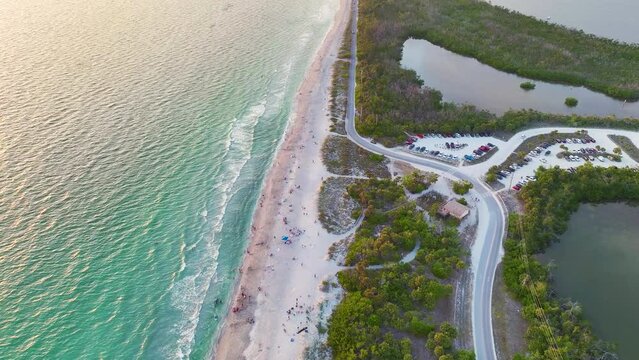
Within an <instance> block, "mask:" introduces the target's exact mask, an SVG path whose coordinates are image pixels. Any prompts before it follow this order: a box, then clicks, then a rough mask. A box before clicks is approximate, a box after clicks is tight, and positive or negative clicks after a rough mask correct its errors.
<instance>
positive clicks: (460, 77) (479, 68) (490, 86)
mask: <svg viewBox="0 0 639 360" xmlns="http://www.w3.org/2000/svg"><path fill="white" fill-rule="evenodd" d="M401 65H402V67H404V68H406V69H411V70H415V72H417V75H419V77H420V78H421V79H422V80H424V84H425V85H426V86H428V87H431V88H433V89H437V90H439V91H441V92H442V94H443V97H444V101H448V102H455V103H466V104H472V105H475V106H477V107H478V108H480V109H486V110H489V111H491V112H493V113H495V114H498V115H501V114H503V113H504V112H506V111H508V110H509V109H534V110H538V111H542V112H547V113H556V114H579V115H598V116H606V115H615V116H617V117H618V118H624V117H639V102H635V103H624V102H623V101H619V100H615V99H613V98H610V97H608V96H605V95H603V94H600V93H597V92H594V91H591V90H588V89H586V88H584V87H574V86H566V85H559V84H551V83H545V82H542V81H533V82H534V83H535V84H536V88H535V89H534V90H531V91H525V90H523V89H521V88H520V87H519V85H520V84H521V83H522V82H525V81H531V80H529V79H526V78H522V77H520V76H517V75H513V74H508V73H505V72H503V71H499V70H496V69H494V68H492V67H490V66H488V65H485V64H482V63H480V62H479V61H477V60H475V59H473V58H469V57H465V56H461V55H458V54H456V53H454V52H451V51H448V50H446V49H444V48H442V47H439V46H436V45H434V44H432V43H430V42H428V41H426V40H418V39H408V40H406V42H405V43H404V50H403V53H402V60H401ZM569 96H570V97H574V98H577V99H578V100H579V104H578V105H577V106H576V107H573V108H570V107H568V106H566V105H565V104H564V100H565V98H566V97H569Z"/></svg>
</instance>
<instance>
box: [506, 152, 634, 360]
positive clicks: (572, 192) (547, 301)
mask: <svg viewBox="0 0 639 360" xmlns="http://www.w3.org/2000/svg"><path fill="white" fill-rule="evenodd" d="M520 194H521V195H520V196H521V198H522V200H523V201H524V205H525V214H524V215H520V216H519V215H511V216H510V219H509V231H508V239H507V240H506V242H505V244H504V248H505V250H506V253H505V256H504V258H503V267H504V281H505V283H506V286H507V287H508V289H509V291H510V292H511V293H512V294H513V295H514V296H515V298H516V299H517V300H519V301H520V302H521V303H522V305H523V311H522V315H523V316H524V318H525V319H526V320H527V321H528V324H529V328H528V331H527V333H526V340H527V343H528V354H527V355H525V356H523V355H519V356H517V357H516V359H531V360H537V359H539V360H542V359H544V360H546V359H613V358H614V357H612V350H613V347H612V346H611V345H609V344H606V343H604V342H602V341H600V340H597V339H596V338H595V336H594V335H593V334H592V331H591V329H590V326H589V325H588V323H587V322H586V321H585V320H584V318H583V316H582V313H581V308H580V306H579V305H578V304H576V303H574V302H571V301H569V300H566V299H560V298H557V297H556V296H555V295H554V293H553V292H552V291H551V288H550V284H549V271H548V269H547V268H546V267H544V266H543V265H542V264H540V263H539V262H538V261H536V260H535V258H534V257H533V254H535V253H538V252H541V251H543V250H544V249H545V248H546V247H548V246H549V245H550V244H551V243H552V242H553V241H556V240H557V237H558V235H559V234H561V233H563V232H564V231H565V230H566V226H567V222H568V220H569V218H570V215H571V214H572V213H573V212H574V211H576V210H577V208H578V207H579V204H581V203H584V202H591V203H600V202H610V201H637V200H639V175H638V174H637V171H636V170H634V169H628V168H623V169H622V168H615V167H611V168H600V167H593V166H592V165H589V164H586V165H584V166H581V167H579V168H577V171H576V172H575V173H574V174H571V173H569V172H567V171H564V170H561V169H559V168H551V169H539V170H538V171H537V181H536V182H533V183H530V184H528V185H527V186H526V187H525V188H524V189H523V190H522V191H521V193H520Z"/></svg>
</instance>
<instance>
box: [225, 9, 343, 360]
mask: <svg viewBox="0 0 639 360" xmlns="http://www.w3.org/2000/svg"><path fill="white" fill-rule="evenodd" d="M350 5H351V4H350V1H348V0H341V1H340V5H339V9H338V11H337V13H336V15H335V19H334V22H333V25H332V26H331V29H330V30H329V31H328V33H327V34H326V36H325V38H324V40H323V42H322V45H321V46H320V48H319V49H318V50H317V53H316V54H315V57H314V60H313V62H312V64H311V66H310V67H309V69H308V70H307V73H306V76H305V79H304V81H303V83H302V84H301V86H300V89H299V92H298V95H297V97H296V100H295V104H294V111H293V117H292V121H291V123H290V124H289V127H288V129H287V131H286V134H285V137H284V140H283V142H282V145H281V147H280V149H279V151H278V153H277V155H276V158H275V160H274V162H273V167H272V168H271V170H270V172H269V174H268V176H267V178H266V181H265V184H264V189H263V192H262V195H261V197H260V199H259V203H258V207H257V209H256V212H255V214H254V217H253V224H252V231H251V239H250V242H249V245H248V247H247V251H246V253H245V254H244V261H243V264H242V267H241V270H240V271H241V275H240V279H239V281H238V283H237V284H236V288H235V291H234V296H233V298H232V301H231V308H230V309H229V313H228V315H227V317H226V319H225V322H224V325H223V327H222V330H221V334H220V337H219V339H218V342H217V344H216V349H215V352H214V356H213V357H214V358H217V359H295V358H301V357H302V353H303V351H304V348H305V347H306V346H307V345H308V344H309V342H310V341H312V339H314V338H316V337H317V333H318V331H317V327H316V324H317V319H318V317H319V316H320V312H321V311H320V303H321V302H323V301H324V299H325V296H326V293H324V292H322V291H320V285H321V283H322V281H323V280H326V279H329V278H331V277H333V276H334V275H335V273H336V272H337V271H338V270H339V268H338V266H337V265H336V264H335V263H334V262H332V261H328V258H327V252H328V248H329V246H330V245H331V244H332V243H333V242H335V241H337V240H339V239H340V238H343V237H344V236H346V235H341V236H336V235H331V234H328V233H327V232H326V231H325V230H324V229H323V228H322V226H321V224H320V223H319V221H317V218H318V214H317V197H318V191H319V189H320V186H321V184H322V180H323V178H325V177H327V176H329V173H328V172H327V171H326V169H325V167H324V165H323V164H322V160H321V152H320V148H321V145H322V143H323V141H324V138H325V137H326V136H327V135H328V133H329V130H328V128H329V125H330V121H329V118H328V98H329V90H330V85H331V68H332V64H333V63H334V61H335V59H336V55H337V51H338V48H339V46H340V40H341V37H342V34H343V32H344V30H345V27H346V25H347V23H348V18H349V14H350ZM283 236H288V237H289V240H290V242H284V241H282V237H283ZM305 328H306V329H305Z"/></svg>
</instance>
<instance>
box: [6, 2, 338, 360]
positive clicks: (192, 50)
mask: <svg viewBox="0 0 639 360" xmlns="http://www.w3.org/2000/svg"><path fill="white" fill-rule="evenodd" d="M336 8H337V1H336V0H324V1H293V0H270V1H267V0H255V1H243V2H240V1H233V2H231V1H226V0H219V1H218V0H189V1H176V0H139V1H124V0H113V1H109V2H106V1H94V0H90V1H87V0H55V1H53V0H45V1H42V0H40V1H36V0H7V1H3V2H1V3H0V314H1V315H0V358H2V359H38V358H41V359H45V358H46V359H133V358H144V359H182V358H190V359H202V358H207V357H208V356H209V355H210V352H211V348H212V345H213V340H214V335H215V333H216V331H217V329H218V326H219V322H220V321H221V318H222V316H223V314H224V312H225V311H226V306H227V304H228V301H229V292H230V290H231V288H232V286H233V283H234V281H235V277H236V272H237V271H236V269H237V267H238V265H239V261H240V259H241V256H242V253H243V249H244V246H245V244H246V239H247V234H248V231H247V230H248V227H249V225H250V220H251V216H252V213H253V209H254V206H255V202H256V199H257V197H258V196H259V191H260V187H261V184H262V181H263V178H264V176H265V173H266V171H267V170H268V167H269V165H270V161H271V159H272V157H273V154H274V151H275V150H276V147H277V145H278V142H279V139H280V137H281V134H282V133H283V131H284V129H285V126H286V123H287V120H288V118H289V115H290V108H291V105H292V100H293V96H294V94H295V92H296V89H297V87H298V86H299V84H300V83H301V80H302V78H303V74H304V71H305V69H306V67H307V66H308V64H309V63H310V60H311V57H312V54H313V53H314V51H315V49H316V48H317V47H318V45H319V43H320V41H321V39H322V38H323V36H324V34H325V33H326V31H327V29H328V27H329V25H330V23H331V21H332V18H333V15H334V13H335V10H336ZM216 299H219V301H221V302H222V304H217V302H218V301H216Z"/></svg>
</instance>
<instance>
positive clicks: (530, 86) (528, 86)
mask: <svg viewBox="0 0 639 360" xmlns="http://www.w3.org/2000/svg"><path fill="white" fill-rule="evenodd" d="M536 86H537V85H535V83H534V82H530V81H525V82H523V83H521V84H519V87H520V88H522V89H524V90H533V89H535V87H536Z"/></svg>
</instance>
